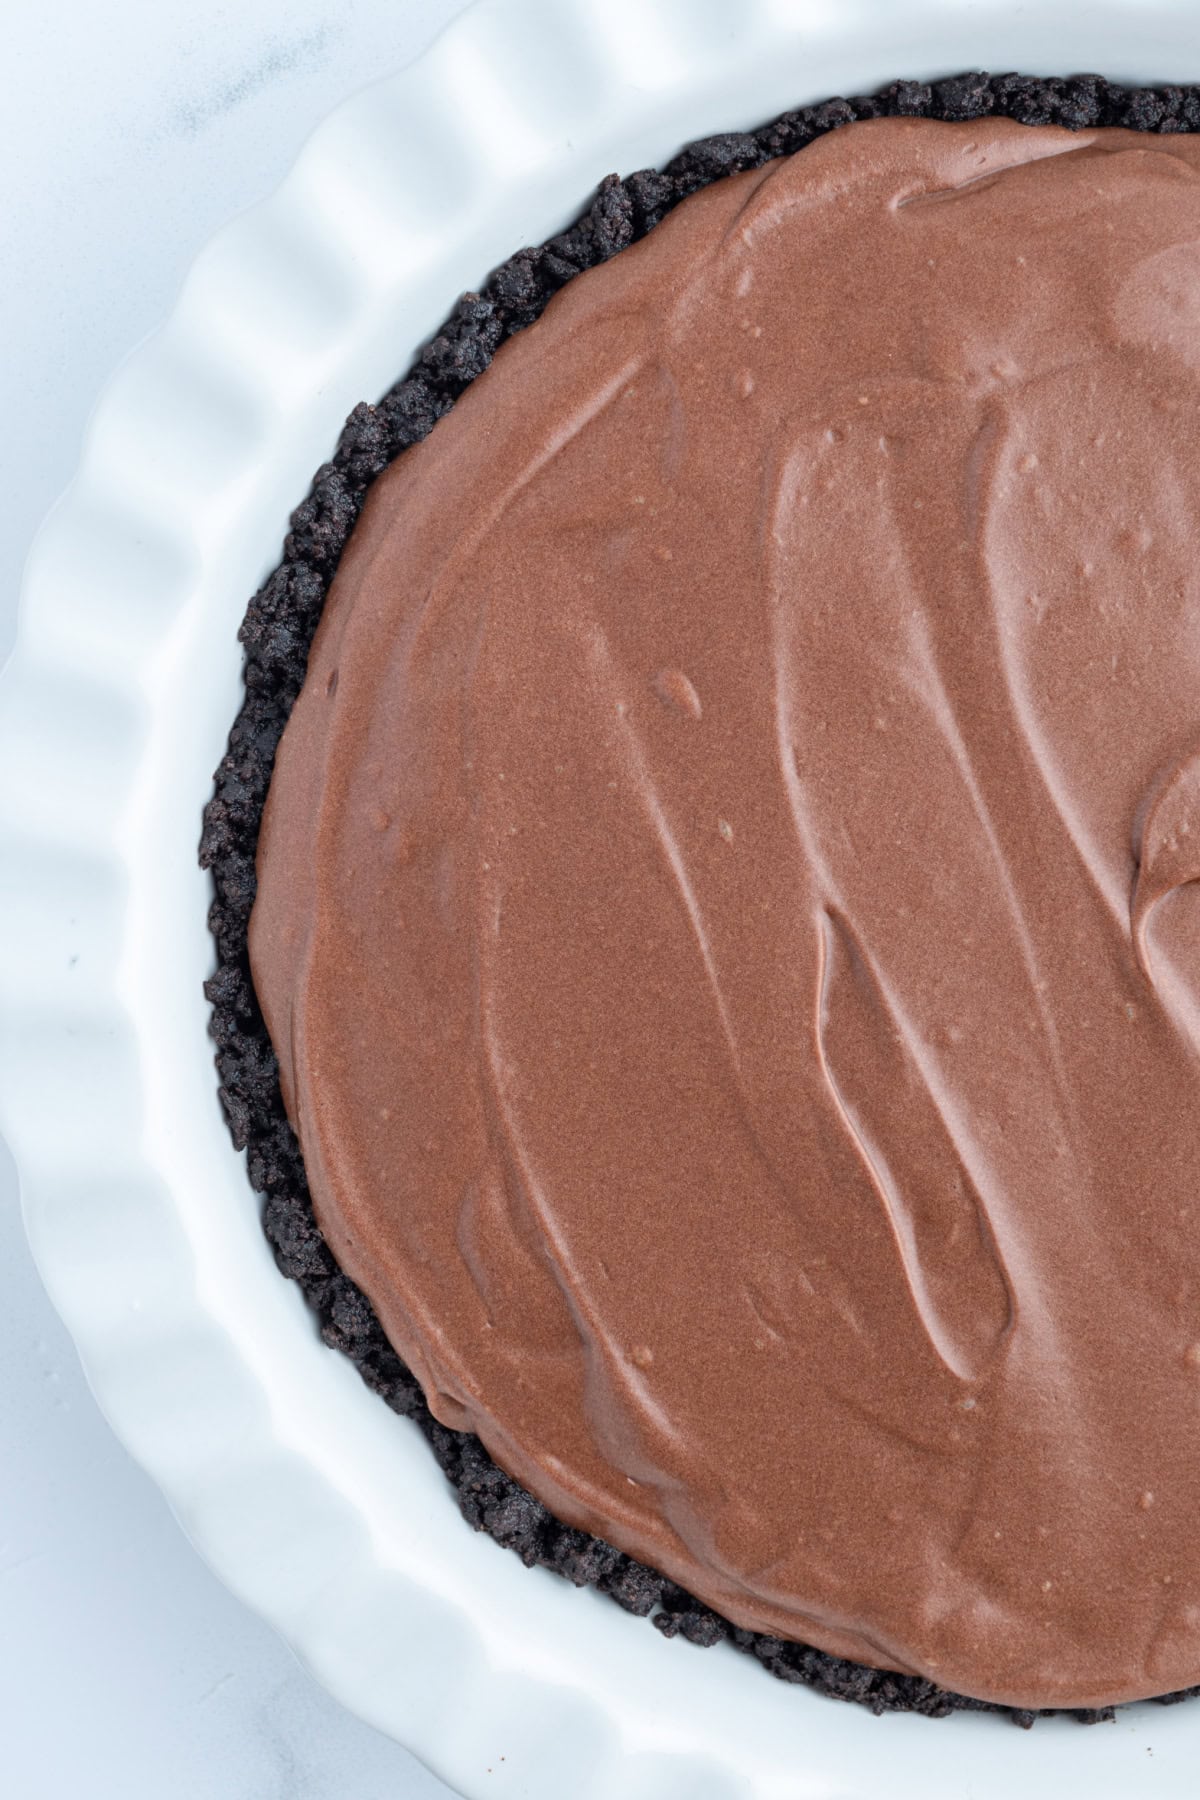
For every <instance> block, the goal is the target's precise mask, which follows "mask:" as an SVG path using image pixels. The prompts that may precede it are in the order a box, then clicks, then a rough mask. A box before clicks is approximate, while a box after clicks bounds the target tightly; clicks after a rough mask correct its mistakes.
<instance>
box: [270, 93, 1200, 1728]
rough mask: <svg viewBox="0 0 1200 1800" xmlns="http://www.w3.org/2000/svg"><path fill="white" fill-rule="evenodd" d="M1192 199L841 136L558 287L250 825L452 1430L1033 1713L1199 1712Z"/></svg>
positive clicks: (782, 1628) (596, 1513) (1199, 1130)
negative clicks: (1191, 1696) (1142, 1707)
mask: <svg viewBox="0 0 1200 1800" xmlns="http://www.w3.org/2000/svg"><path fill="white" fill-rule="evenodd" d="M1198 171H1200V144H1197V143H1196V142H1195V141H1194V140H1193V139H1191V138H1189V137H1169V138H1159V139H1156V140H1154V141H1153V142H1151V141H1148V140H1147V139H1146V138H1145V137H1142V136H1139V135H1136V134H1133V133H1128V132H1124V131H1118V130H1102V131H1094V132H1083V133H1079V134H1077V135H1071V134H1068V133H1066V132H1062V131H1058V130H1054V129H1045V130H1034V129H1029V128H1022V127H1019V126H1015V125H1010V124H1007V123H1004V122H989V123H979V124H972V125H962V126H951V125H941V124H931V123H927V122H924V121H905V120H884V121H878V122H873V123H867V124H859V125H853V126H849V127H847V128H845V129H844V130H841V131H839V132H837V133H835V134H833V135H831V136H830V137H827V138H823V139H821V140H820V141H819V142H817V143H816V144H814V145H813V146H812V147H811V148H809V149H807V150H804V151H802V152H801V153H800V154H799V155H797V156H795V157H793V158H790V159H788V160H785V161H781V162H778V163H775V164H772V165H769V166H768V167H766V168H764V169H761V170H757V171H755V172H753V173H748V174H745V175H741V176H735V177H733V178H731V179H729V180H728V181H725V182H723V183H721V184H719V185H717V186H714V187H712V188H709V189H706V190H705V191H704V192H703V193H701V194H698V195H696V196H694V197H693V198H692V199H691V200H689V201H687V202H686V203H685V204H684V205H683V206H682V207H681V208H680V209H679V210H678V211H676V212H675V213H673V214H672V215H671V217H670V218H669V219H668V220H667V221H666V222H665V223H664V224H663V225H661V226H660V227H659V228H658V229H657V230H656V231H655V232H654V234H653V235H652V236H651V237H650V238H648V239H646V240H645V241H644V242H642V243H640V244H638V245H636V246H634V247H633V248H631V249H629V250H627V251H625V252H623V253H622V254H621V255H620V256H619V257H617V258H616V259H615V260H614V261H613V262H611V263H609V264H607V265H605V266H604V267H603V268H602V269H599V270H596V271H593V272H592V273H589V274H587V275H584V276H582V277H580V278H579V279H578V280H577V281H575V282H574V283H573V284H572V285H571V286H570V287H569V288H568V289H566V290H565V291H564V292H563V293H562V294H561V295H560V296H558V297H557V298H556V299H555V300H554V302H553V303H552V304H551V306H550V307H549V309H548V310H547V312H546V313H545V315H544V317H543V318H542V319H541V320H540V321H539V322H538V323H537V324H536V325H534V326H532V327H531V328H530V329H529V330H528V331H526V332H525V333H523V334H522V335H521V336H520V337H518V338H516V339H514V340H512V341H511V342H510V343H509V344H508V345H506V346H505V347H504V348H503V349H502V350H501V351H500V353H499V355H498V356H497V358H496V360H495V362H494V364H493V366H492V368H491V369H490V370H489V371H488V372H487V373H486V374H485V375H483V376H481V377H480V379H479V380H478V381H476V382H475V383H474V384H473V386H472V387H471V388H470V389H469V391H468V392H467V393H466V394H465V396H464V397H463V398H462V399H461V400H460V402H459V403H458V405H457V407H456V408H455V410H454V412H453V413H452V414H451V415H450V416H449V417H448V418H446V419H444V420H443V421H442V422H441V423H440V424H439V425H438V427H437V428H436V430H435V431H434V433H433V434H432V436H431V437H430V438H429V439H428V440H427V441H426V442H425V443H423V444H421V445H419V446H418V447H417V448H416V449H414V450H413V451H411V452H409V453H408V454H407V455H406V456H405V457H404V458H403V459H402V460H401V461H400V462H398V463H396V464H395V465H393V467H392V468H391V469H390V470H389V471H388V472H387V473H386V474H384V475H383V476H382V477H381V478H380V479H379V480H378V481H377V482H376V484H375V486H374V487H373V489H372V491H371V495H370V498H369V500H368V503H367V506H366V509H365V511H364V513H363V517H362V519H361V521H360V524H359V526H358V527H357V529H356V531H355V533H354V536H353V538H352V540H351V542H350V545H349V546H348V548H347V551H346V552H345V555H344V557H343V560H342V565H341V568H340V571H339V574H338V576H337V579H336V581H335V583H334V586H333V589H332V591H331V594H330V598H329V602H328V604H327V607H326V611H325V616H324V618H323V621H322V624H321V627H320V630H319V632H318V636H317V639H316V642H315V644H314V647H313V651H312V656H311V659H310V664H309V674H308V679H307V682H306V685H305V688H304V691H303V693H302V695H301V697H300V699H299V701H298V703H297V705H296V708H295V710H294V712H293V714H292V718H291V721H290V723H289V725H288V728H287V731H286V733H285V735H284V739H283V743H282V745H281V748H280V752H279V757H278V761H277V765H276V772H275V776H274V780H273V783H272V789H271V795H270V799H269V802H268V808H267V814H266V818H265V820H264V827H263V835H262V840H261V847H260V857H259V878H260V890H259V899H258V903H257V905H256V908H255V912H254V915H253V919H252V926H251V953H252V959H253V965H254V972H255V980H256V985H257V988H258V992H259V996H260V999H261V1002H262V1005H263V1011H264V1014H265V1016H266V1019H267V1023H268V1025H269V1027H270V1031H271V1035H272V1038H273V1040H274V1043H275V1045H276V1048H277V1050H278V1052H279V1057H280V1063H281V1070H282V1082H283V1089H284V1095H285V1099H286V1102H287V1105H288V1109H289V1113H290V1116H291V1118H292V1120H293V1122H294V1124H295V1125H296V1128H297V1131H298V1133H299V1136H300V1140H301V1144H302V1146H303V1151H304V1158H305V1165H306V1168H307V1171H308V1175H309V1180H310V1184H311V1187H312V1192H313V1197H314V1203H315V1206H316V1210H317V1214H318V1218H319V1221H320V1224H321V1226H322V1228H323V1230H324V1231H325V1233H326V1234H327V1236H328V1238H329V1241H330V1244H331V1246H332V1247H333V1249H334V1251H335V1253H336V1255H337V1257H338V1259H339V1261H340V1262H341V1263H342V1265H343V1267H344V1268H345V1269H346V1270H347V1271H348V1273H349V1274H351V1275H352V1276H353V1277H354V1279H355V1280H357V1281H358V1282H360V1283H361V1285H362V1286H363V1287H364V1288H365V1290H366V1291H367V1293H368V1294H369V1296H370V1298H371V1300H372V1302H373V1303H374V1305H375V1308H376V1310H377V1311H378V1313H379V1315H380V1317H381V1319H382V1320H383V1323H384V1325H385V1327H386V1329H387V1331H388V1333H389V1336H390V1337H391V1338H392V1340H393V1342H394V1344H395V1345H396V1347H397V1348H398V1350H399V1351H400V1352H401V1354H402V1355H403V1356H404V1357H405V1358H406V1359H407V1360H408V1361H409V1363H410V1364H411V1366H412V1367H413V1369H414V1370H415V1372H416V1373H417V1375H418V1376H419V1378H420V1380H421V1382H422V1384H423V1386H424V1388H425V1390H426V1393H427V1395H428V1397H429V1400H430V1404H431V1405H432V1407H433V1409H434V1411H435V1412H436V1414H437V1415H438V1417H439V1418H441V1419H442V1420H443V1421H444V1422H446V1423H447V1424H449V1425H452V1426H469V1427H470V1428H471V1429H473V1430H475V1431H477V1432H478V1434H479V1435H480V1437H481V1438H482V1439H483V1441H484V1443H485V1444H486V1445H487V1447H488V1449H489V1450H490V1451H491V1452H492V1454H493V1455H494V1456H495V1457H496V1459H497V1460H498V1461H499V1462H500V1463H501V1464H502V1465H503V1466H504V1467H505V1468H507V1469H508V1470H510V1471H511V1472H512V1473H513V1474H515V1475H516V1476H518V1477H519V1478H520V1479H521V1480H522V1481H524V1482H525V1483H526V1484H527V1485H528V1486H529V1487H530V1488H531V1489H532V1490H533V1491H534V1492H535V1493H536V1494H538V1495H539V1496H540V1497H541V1498H542V1499H543V1500H544V1501H545V1502H546V1503H547V1505H549V1506H550V1507H551V1508H552V1510H553V1511H554V1512H555V1513H557V1514H558V1515H559V1516H560V1517H562V1518H564V1519H566V1520H567V1521H569V1522H571V1523H573V1524H577V1525H579V1526H582V1527H584V1528H586V1529H588V1530H590V1531H594V1532H598V1533H600V1534H601V1535H603V1536H604V1537H605V1538H607V1539H608V1540H609V1541H611V1542H612V1543H615V1544H617V1545H619V1546H620V1547H622V1548H624V1549H627V1550H629V1551H630V1552H631V1553H633V1554H635V1555H637V1556H638V1557H641V1558H642V1559H643V1560H645V1561H647V1562H649V1563H651V1564H653V1565H654V1566H656V1567H658V1568H660V1569H663V1570H664V1571H665V1572H666V1573H668V1574H669V1575H671V1576H672V1577H673V1578H674V1579H676V1580H678V1581H680V1582H681V1583H683V1584H684V1585H685V1586H686V1587H688V1588H689V1589H690V1590H692V1591H693V1592H694V1593H696V1594H698V1595H700V1596H701V1597H702V1598H703V1599H705V1600H707V1601H709V1602H710V1603H711V1604H712V1605H714V1606H716V1607H717V1608H719V1609H720V1611H722V1612H723V1613H725V1614H726V1615H727V1616H729V1617H730V1618H732V1619H733V1620H735V1621H737V1622H739V1623H742V1624H744V1625H746V1626H749V1627H753V1628H756V1629H760V1630H765V1631H768V1632H773V1633H776V1634H778V1635H781V1636H784V1637H792V1638H798V1639H803V1640H806V1641H809V1642H812V1643H815V1644H817V1645H819V1646H821V1647H823V1648H825V1649H828V1650H831V1651H834V1652H835V1653H839V1654H844V1655H847V1656H850V1657H854V1658H857V1659H858V1660H860V1661H864V1662H867V1663H873V1664H876V1665H879V1666H882V1667H889V1668H896V1669H902V1670H910V1671H914V1672H917V1673H920V1674H924V1675H926V1676H928V1677H930V1678H931V1679H933V1680H935V1681H937V1682H938V1683H941V1684H943V1685H945V1686H947V1687H952V1688H955V1689H958V1690H960V1691H962V1692H965V1693H967V1694H971V1695H975V1696H979V1697H982V1698H987V1699H996V1700H1001V1701H1005V1702H1010V1703H1013V1704H1016V1705H1019V1706H1027V1705H1029V1706H1041V1705H1069V1704H1075V1705H1085V1706H1090V1705H1101V1704H1105V1703H1107V1702H1109V1701H1112V1700H1124V1699H1130V1698H1134V1697H1137V1696H1140V1695H1145V1694H1151V1693H1158V1692H1164V1691H1166V1690H1168V1689H1171V1688H1177V1687H1182V1686H1184V1685H1186V1684H1187V1683H1190V1682H1194V1681H1196V1680H1197V1678H1198V1677H1200V1534H1197V1533H1196V1531H1195V1528H1194V1521H1195V1518H1196V1517H1197V1516H1198V1514H1200V1234H1198V1229H1197V1227H1198V1225H1200V1110H1198V1107H1197V1102H1198V1100H1200V1061H1198V1056H1197V1045H1198V1043H1200V979H1198V978H1197V976H1196V974H1195V971H1196V970H1197V969H1198V968H1200V960H1198V959H1200V887H1198V886H1197V885H1196V880H1197V877H1200V608H1198V605H1197V600H1198V595H1197V585H1198V581H1200V577H1198V576H1197V574H1196V568H1197V551H1198V549H1200V468H1198V467H1197V461H1196V450H1195V432H1194V421H1195V418H1196V417H1197V414H1198V407H1200V183H1198V182H1197V173H1198ZM800 295H803V300H802V301H801V300H800V299H799V296H800Z"/></svg>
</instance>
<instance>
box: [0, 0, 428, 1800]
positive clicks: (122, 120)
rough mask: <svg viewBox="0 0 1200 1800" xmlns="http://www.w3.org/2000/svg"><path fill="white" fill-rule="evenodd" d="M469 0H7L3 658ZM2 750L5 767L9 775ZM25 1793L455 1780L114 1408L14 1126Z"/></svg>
mask: <svg viewBox="0 0 1200 1800" xmlns="http://www.w3.org/2000/svg"><path fill="white" fill-rule="evenodd" d="M462 8H463V0H337V3H336V4H335V3H334V0H170V3H169V4H168V5H166V6H164V5H162V4H161V3H160V0H104V4H103V5H96V4H95V3H94V0H41V3H40V4H39V5H38V6H36V7H35V6H32V5H17V4H12V5H9V6H7V7H4V8H3V9H2V10H3V16H4V36H5V63H6V74H7V80H6V84H5V86H6V93H5V105H4V107H3V108H2V109H0V169H2V170H3V176H2V177H0V193H2V195H3V200H2V202H0V269H3V271H4V278H3V284H2V287H0V296H2V297H0V320H2V322H3V353H2V354H0V418H2V419H3V421H4V429H3V432H2V433H0V519H2V520H3V526H4V529H3V531H0V660H3V658H4V657H6V656H7V653H8V650H9V648H10V646H11V643H12V637H13V631H14V622H15V612H16V590H17V586H18V583H19V579H20V572H21V565H22V561H23V558H24V554H25V550H26V547H27V545H28V542H29V539H30V538H31V536H32V535H33V532H34V531H35V529H36V527H37V524H38V521H39V520H40V518H41V517H42V515H43V514H44V513H45V512H46V510H47V509H48V507H49V506H50V505H51V504H52V502H53V500H54V498H55V496H56V495H57V493H58V492H59V491H60V490H61V488H62V487H63V486H64V485H65V483H66V482H67V481H68V479H69V478H70V475H71V472H72V469H73V467H74V464H75V461H76V458H77V455H78V449H79V443H80V438H81V435H82V432H83V430H84V427H85V424H86V421H87V417H88V413H89V411H90V409H91V405H92V402H93V400H94V398H95V395H96V393H97V390H98V389H99V387H100V386H101V384H102V383H103V381H104V379H105V377H106V376H107V375H108V373H109V372H110V371H111V370H112V369H113V368H114V367H115V366H116V364H117V363H118V362H120V360H121V359H122V358H123V357H124V356H125V355H126V354H127V352H128V351H129V350H130V349H132V348H133V346H134V345H135V344H136V343H137V342H138V341H139V339H140V338H142V337H143V336H144V335H145V334H146V333H147V332H148V331H150V330H152V329H153V327H154V326H155V324H156V323H157V322H158V321H159V320H160V319H161V318H162V316H163V315H164V313H165V312H166V311H167V310H168V309H169V307H170V305H171V303H172V300H173V297H174V295H175V293H176V291H177V289H178V286H179V283H180V281H181V279H182V277H183V275H184V272H185V271H186V269H187V267H188V265H189V263H190V262H191V260H192V257H193V256H194V255H195V253H196V251H197V250H198V249H199V248H200V247H201V245H202V244H203V243H204V242H205V240H206V239H207V238H208V237H209V236H210V235H211V234H212V232H213V231H215V230H216V229H217V227H218V226H219V225H220V224H221V223H222V222H223V221H224V220H225V219H227V218H228V217H229V216H230V215H231V214H233V213H235V212H237V211H239V210H241V209H242V208H243V207H245V206H248V205H249V204H251V203H252V202H253V201H255V200H256V199H258V198H259V197H260V196H261V195H263V194H264V193H266V192H267V191H269V189H270V188H271V187H272V186H273V185H274V184H275V183H276V182H277V181H278V180H279V179H280V178H281V177H282V176H283V174H284V172H285V171H286V169H287V167H288V165H289V164H290V162H291V161H292V159H293V157H294V156H295V154H296V152H297V151H298V149H299V148H300V146H301V144H302V143H303V142H304V139H305V137H306V136H307V134H308V132H309V131H310V130H311V129H312V127H313V126H314V125H315V124H316V123H317V121H318V120H319V119H320V118H321V117H322V116H323V115H324V114H325V113H326V112H328V111H329V109H330V108H331V107H333V106H334V105H336V104H337V102H338V101H339V100H340V99H342V98H343V97H344V96H345V95H346V94H348V93H350V92H351V91H353V89H355V88H356V87H359V86H361V85H362V84H363V83H364V82H366V81H369V80H371V79H373V78H374V77H375V76H377V75H381V74H384V73H386V72H387V71H389V70H390V69H394V68H396V67H399V66H400V65H401V64H403V63H404V62H406V61H408V60H409V59H410V58H411V57H413V56H414V55H416V54H417V53H418V52H419V51H420V50H421V48H422V47H423V46H424V44H425V43H426V42H427V41H428V40H429V39H430V38H431V37H432V36H433V35H434V33H435V32H436V31H437V30H439V29H440V28H441V26H442V25H443V24H445V23H446V22H447V21H448V20H449V19H450V18H451V17H453V15H454V14H456V13H457V12H459V11H461V10H462ZM2 779H3V773H2V772H0V780H2ZM0 1269H2V1270H3V1277H2V1287H0V1793H3V1794H4V1796H5V1797H6V1800H9V1797H11V1800H117V1797H118V1796H120V1800H163V1796H165V1795H170V1796H171V1800H385V1796H386V1800H438V1797H439V1796H447V1795H448V1794H449V1790H448V1789H447V1788H445V1787H443V1786H442V1784H441V1783H440V1782H438V1781H436V1780H434V1778H433V1777H432V1776H431V1775H429V1774H428V1773H427V1772H426V1771H425V1770H424V1769H423V1768H421V1767H420V1766H419V1765H418V1764H417V1763H416V1762H415V1761H414V1760H413V1758H412V1757H410V1756H409V1755H408V1754H407V1753H406V1752H405V1751H403V1750H402V1749H401V1748H400V1747H399V1746H398V1745H395V1744H393V1743H391V1742H390V1741H388V1740H387V1739H385V1738H383V1737H381V1736H380V1735H379V1734H378V1733H376V1732H374V1731H372V1730H371V1729H370V1728H369V1727H368V1726H366V1725H362V1724H360V1723H359V1722H358V1721H357V1720H356V1719H354V1718H352V1717H351V1716H350V1715H349V1714H348V1713H346V1712H344V1711H343V1710H342V1709H341V1708H340V1707H339V1706H338V1705H337V1704H336V1703H335V1702H334V1701H333V1700H331V1699H330V1698H328V1696H327V1695H326V1694H325V1693H324V1692H323V1691H322V1690H321V1689H320V1688H318V1687H317V1686H316V1684H315V1683H314V1682H313V1681H311V1680H310V1679H309V1677H308V1676H307V1675H306V1674H305V1672H304V1671H303V1670H302V1669H301V1667H300V1666H299V1664H298V1663H297V1662H296V1660H295V1659H294V1657H293V1656H292V1655H291V1653H290V1651H288V1650H287V1649H286V1648H285V1647H284V1645H283V1644H282V1643H281V1642H280V1641H279V1639H278V1638H276V1636H275V1635H274V1633H273V1632H272V1631H270V1630H269V1629H268V1628H267V1627H266V1626H265V1625H263V1624H262V1623H260V1621H259V1620H257V1619H256V1618H255V1617H253V1616H252V1615H251V1614H250V1613H248V1612H247V1611H246V1610H245V1609H244V1608H243V1607H242V1606H241V1605H239V1604H238V1602H236V1601H235V1600H233V1599H232V1598H231V1597H230V1596H229V1595H228V1594H227V1593H226V1592H225V1591H224V1589H223V1588H222V1587H221V1586H220V1584H219V1583H218V1582H217V1581H216V1580H215V1578H214V1577H213V1576H212V1575H211V1574H210V1573H209V1571H208V1570H207V1568H206V1567H205V1566H204V1564H203V1563H202V1562H201V1561H200V1559H199V1558H198V1557H197V1556H196V1555H195V1553H194V1552H193V1551H192V1550H191V1548H190V1547H189V1545H188V1544H187V1542H186V1541H185V1539H184V1537H183V1535H182V1533H181V1532H180V1531H179V1529H178V1527H177V1526H176V1524H175V1522H174V1520H173V1519H172V1517H171V1515H170V1513H169V1512H168V1510H167V1507H166V1505H165V1503H164V1502H163V1500H162V1498H161V1497H160V1495H159V1494H158V1492H157V1490H156V1489H155V1488H153V1487H152V1486H151V1484H150V1483H149V1481H148V1480H147V1479H146V1478H145V1477H144V1476H143V1475H142V1474H141V1472H140V1470H138V1469H137V1468H135V1466H134V1465H133V1463H132V1462H131V1461H130V1459H129V1458H128V1457H127V1456H126V1454H125V1452H124V1451H123V1450H122V1449H121V1448H120V1446H119V1445H118V1444H117V1442H116V1440H115V1439H114V1438H113V1436H112V1434H111V1433H110V1432H109V1430H108V1427H107V1426H106V1425H105V1423H104V1421H103V1419H102V1418H101V1416H100V1414H99V1412H98V1410H97V1408H96V1405H95V1403H94V1401H93V1400H92V1398H91V1396H90V1394H89V1393H88V1390H87V1388H86V1386H85V1384H84V1382H83V1379H82V1376H81V1374H80V1370H79V1366H78V1363H77V1361H76V1358H75V1355H74V1353H73V1350H72V1347H71V1344H70V1342H69V1340H68V1338H67V1336H66V1333H65V1332H64V1330H63V1328H62V1326H61V1325H60V1324H59V1322H58V1319H57V1317H56V1316H55V1314H54V1313H53V1312H52V1310H51V1308H50V1306H49V1303H48V1302H47V1300H46V1298H45V1295H44V1294H43V1292H42V1289H41V1286H40V1284H39V1282H38V1279H37V1276H36V1274H35V1272H34V1269H33V1266H32V1263H31V1261H30V1258H29V1255H28V1252H27V1250H26V1247H25V1241H24V1237H23V1234H22V1230H21V1223H20V1216H19V1211H18V1205H17V1194H16V1183H15V1179H14V1174H13V1169H12V1163H11V1160H10V1158H9V1157H8V1155H7V1153H6V1152H5V1151H4V1150H3V1147H2V1146H0Z"/></svg>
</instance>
